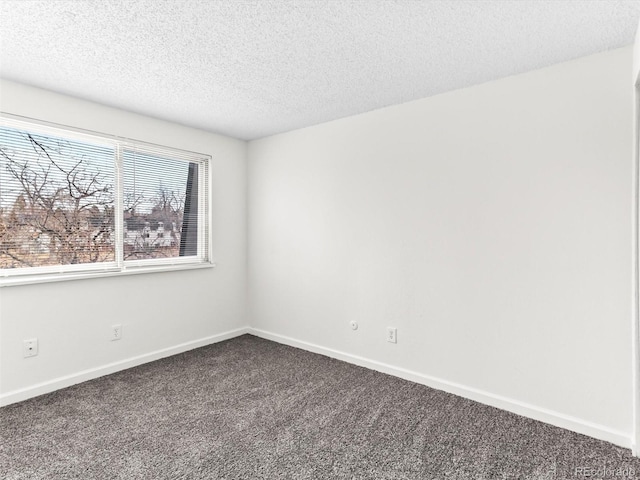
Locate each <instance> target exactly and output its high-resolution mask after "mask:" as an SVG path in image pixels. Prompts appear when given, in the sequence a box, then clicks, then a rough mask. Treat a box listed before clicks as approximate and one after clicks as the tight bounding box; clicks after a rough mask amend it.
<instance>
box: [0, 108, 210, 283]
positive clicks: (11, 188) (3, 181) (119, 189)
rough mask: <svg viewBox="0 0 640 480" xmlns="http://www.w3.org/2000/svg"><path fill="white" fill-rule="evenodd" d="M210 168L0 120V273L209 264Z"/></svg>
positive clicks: (190, 159) (177, 154)
mask: <svg viewBox="0 0 640 480" xmlns="http://www.w3.org/2000/svg"><path fill="white" fill-rule="evenodd" d="M209 162H210V157H209V156H207V155H202V154H196V153H192V152H186V151H182V150H177V149H171V148H167V147H161V146H158V145H151V144H147V143H143V142H136V141H132V140H128V139H120V138H115V137H109V136H106V135H99V134H95V133H89V132H84V131H79V130H74V129H69V128H65V127H60V126H53V125H47V124H42V123H36V122H33V121H26V120H24V119H18V118H16V117H13V116H6V115H3V116H1V117H0V276H3V277H17V276H22V278H28V276H29V275H31V276H33V275H36V276H42V275H46V276H48V277H51V276H55V277H68V276H69V275H72V276H73V275H77V274H78V273H82V272H84V273H91V272H93V273H96V272H97V271H101V272H104V271H113V272H124V271H148V270H150V269H156V270H157V269H162V268H168V267H171V268H180V267H185V268H186V267H189V268H190V267H193V266H202V265H208V264H210V245H209V190H210V186H209V175H208V170H209ZM25 276H27V277H25Z"/></svg>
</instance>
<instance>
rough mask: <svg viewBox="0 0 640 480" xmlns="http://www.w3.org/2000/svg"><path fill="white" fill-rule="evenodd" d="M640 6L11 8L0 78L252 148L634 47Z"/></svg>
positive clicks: (3, 12)
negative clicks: (286, 134) (259, 141)
mask: <svg viewBox="0 0 640 480" xmlns="http://www.w3.org/2000/svg"><path fill="white" fill-rule="evenodd" d="M639 17H640V1H637V0H620V1H618V0H596V1H590V0H570V1H564V0H551V1H545V0H533V1H529V0H516V1H511V0H495V1H494V0H490V1H489V0H487V1H483V0H469V1H464V0H457V1H416V0H395V1H394V0H338V1H335V0H308V1H303V0H262V1H259V0H256V1H251V0H246V1H245V0H237V1H233V0H219V1H214V0H210V1H208V0H97V1H94V0H76V1H67V0H46V1H32V0H0V19H1V30H0V76H1V77H3V78H7V79H11V80H15V81H19V82H23V83H27V84H30V85H35V86H38V87H43V88H47V89H50V90H54V91H58V92H61V93H66V94H69V95H73V96H76V97H80V98H85V99H89V100H93V101H96V102H100V103H103V104H107V105H111V106H115V107H119V108H123V109H125V110H130V111H134V112H138V113H143V114H146V115H151V116H154V117H158V118H163V119H167V120H171V121H174V122H178V123H182V124H185V125H190V126H195V127H198V128H202V129H205V130H210V131H214V132H218V133H223V134H226V135H230V136H233V137H237V138H241V139H254V138H260V137H264V136H267V135H271V134H274V133H278V132H283V131H288V130H292V129H296V128H300V127H304V126H308V125H313V124H317V123H321V122H324V121H327V120H333V119H336V118H340V117H344V116H348V115H353V114H356V113H361V112H366V111H369V110H373V109H376V108H380V107H384V106H387V105H392V104H397V103H402V102H406V101H409V100H414V99H418V98H422V97H427V96H430V95H434V94H438V93H442V92H445V91H448V90H453V89H456V88H461V87H466V86H470V85H474V84H478V83H482V82H486V81H488V80H493V79H496V78H500V77H504V76H508V75H513V74H516V73H521V72H525V71H528V70H532V69H535V68H540V67H544V66H547V65H551V64H554V63H558V62H562V61H566V60H570V59H573V58H577V57H581V56H584V55H589V54H592V53H596V52H600V51H604V50H608V49H612V48H617V47H621V46H624V45H628V44H630V43H632V42H633V36H634V34H635V29H636V26H637V24H638V18H639Z"/></svg>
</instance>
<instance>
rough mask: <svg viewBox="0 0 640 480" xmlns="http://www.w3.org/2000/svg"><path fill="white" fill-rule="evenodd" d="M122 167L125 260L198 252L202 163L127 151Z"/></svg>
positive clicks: (124, 153)
mask: <svg viewBox="0 0 640 480" xmlns="http://www.w3.org/2000/svg"><path fill="white" fill-rule="evenodd" d="M122 165H123V220H124V232H123V239H124V245H123V251H124V253H123V255H124V260H125V261H127V260H141V259H152V258H171V257H180V256H191V255H196V254H197V228H198V225H197V223H198V222H197V203H198V202H197V195H198V191H197V167H198V164H197V163H193V162H188V161H185V160H181V159H174V158H167V157H163V156H160V155H157V154H150V153H145V152H139V151H133V150H125V151H124V152H123V155H122ZM190 172H191V173H190ZM193 172H196V173H195V178H196V181H195V182H193V178H194V173H193ZM194 184H195V185H196V186H195V190H194V189H193V188H192V185H194ZM193 242H195V247H193V248H192V243H193Z"/></svg>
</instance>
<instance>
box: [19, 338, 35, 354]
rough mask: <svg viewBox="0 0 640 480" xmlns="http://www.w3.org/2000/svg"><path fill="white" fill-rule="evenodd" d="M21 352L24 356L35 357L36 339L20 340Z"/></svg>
mask: <svg viewBox="0 0 640 480" xmlns="http://www.w3.org/2000/svg"><path fill="white" fill-rule="evenodd" d="M22 354H23V355H24V358H29V357H35V356H36V355H38V339H37V338H30V339H29V340H25V341H24V342H22Z"/></svg>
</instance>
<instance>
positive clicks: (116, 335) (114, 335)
mask: <svg viewBox="0 0 640 480" xmlns="http://www.w3.org/2000/svg"><path fill="white" fill-rule="evenodd" d="M121 338H122V325H111V341H114V340H120V339H121Z"/></svg>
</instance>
